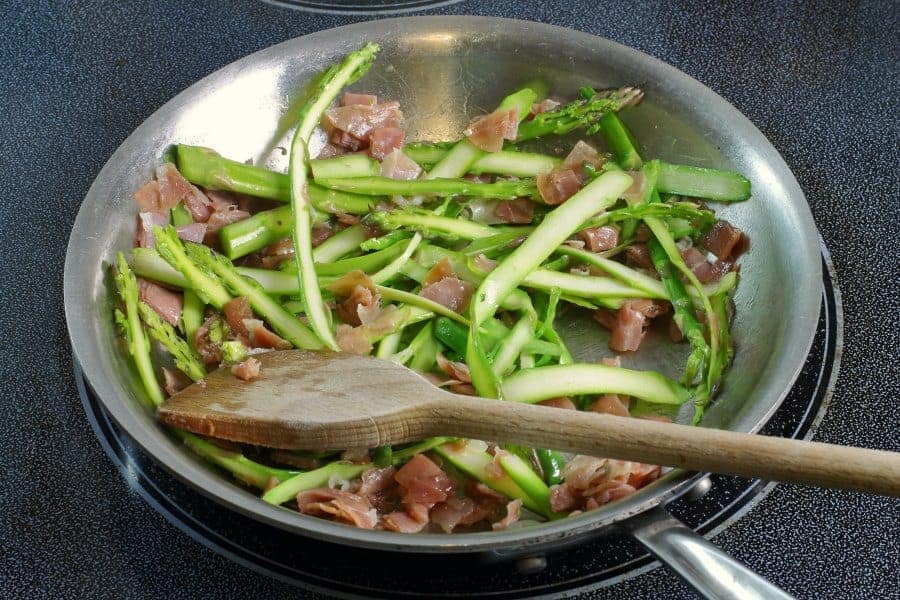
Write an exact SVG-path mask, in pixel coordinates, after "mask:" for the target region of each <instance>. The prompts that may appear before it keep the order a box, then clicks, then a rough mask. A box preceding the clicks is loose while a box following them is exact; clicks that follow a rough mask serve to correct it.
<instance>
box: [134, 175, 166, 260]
mask: <svg viewBox="0 0 900 600" xmlns="http://www.w3.org/2000/svg"><path fill="white" fill-rule="evenodd" d="M154 183H155V182H154ZM168 224H169V215H168V213H164V212H158V211H155V210H146V211H141V212H139V213H138V216H137V235H136V236H135V240H134V243H135V245H136V246H138V247H140V248H153V247H154V246H155V245H156V237H155V236H154V235H153V228H154V227H165V226H166V225H168Z"/></svg>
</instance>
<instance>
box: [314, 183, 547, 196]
mask: <svg viewBox="0 0 900 600" xmlns="http://www.w3.org/2000/svg"><path fill="white" fill-rule="evenodd" d="M316 183H318V184H320V185H322V186H323V187H326V188H328V189H333V190H339V191H342V192H353V193H356V194H363V195H370V196H441V197H446V196H471V197H475V198H495V199H501V200H502V199H510V200H512V199H514V198H521V197H523V196H528V197H531V198H534V199H535V200H539V199H540V194H539V193H538V191H537V186H536V185H535V184H534V181H533V180H531V179H522V180H519V181H498V182H496V183H480V182H477V181H470V180H468V179H455V178H436V177H430V178H428V179H412V180H402V179H391V178H389V177H343V178H331V179H317V180H316Z"/></svg>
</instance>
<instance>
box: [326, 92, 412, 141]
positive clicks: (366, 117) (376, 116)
mask: <svg viewBox="0 0 900 600" xmlns="http://www.w3.org/2000/svg"><path fill="white" fill-rule="evenodd" d="M322 120H323V124H324V125H325V127H326V128H330V129H331V130H339V131H342V132H345V133H348V134H350V135H351V136H353V137H355V138H356V139H358V140H368V137H369V134H370V133H372V131H373V130H375V129H378V128H379V127H400V126H401V125H402V124H403V113H402V112H400V103H399V102H381V103H378V104H353V105H350V106H340V107H337V108H330V109H328V110H326V111H325V115H324V117H323V119H322ZM333 141H334V139H333V138H332V142H333ZM339 145H343V144H339Z"/></svg>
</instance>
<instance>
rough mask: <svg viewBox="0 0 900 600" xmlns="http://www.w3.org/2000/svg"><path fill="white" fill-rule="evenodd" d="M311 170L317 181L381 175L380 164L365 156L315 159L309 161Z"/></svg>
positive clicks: (355, 155)
mask: <svg viewBox="0 0 900 600" xmlns="http://www.w3.org/2000/svg"><path fill="white" fill-rule="evenodd" d="M309 168H310V171H312V176H313V179H316V180H318V179H328V178H329V177H369V176H372V175H378V174H379V173H381V166H380V164H379V162H378V161H377V160H375V159H374V158H370V157H368V156H366V155H365V154H345V155H344V156H335V157H332V158H318V159H313V160H310V161H309Z"/></svg>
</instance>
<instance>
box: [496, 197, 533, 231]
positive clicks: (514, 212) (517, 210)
mask: <svg viewBox="0 0 900 600" xmlns="http://www.w3.org/2000/svg"><path fill="white" fill-rule="evenodd" d="M494 216H495V217H497V219H498V220H499V221H500V222H501V223H513V224H516V225H528V224H529V223H531V220H532V219H533V218H534V202H532V201H531V200H529V199H528V198H517V199H516V200H503V201H501V202H497V206H496V207H495V208H494Z"/></svg>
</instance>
